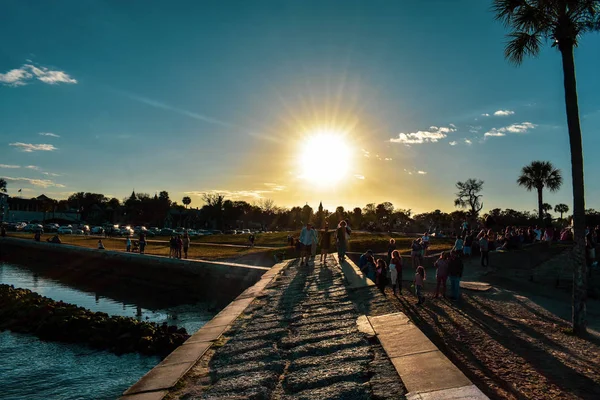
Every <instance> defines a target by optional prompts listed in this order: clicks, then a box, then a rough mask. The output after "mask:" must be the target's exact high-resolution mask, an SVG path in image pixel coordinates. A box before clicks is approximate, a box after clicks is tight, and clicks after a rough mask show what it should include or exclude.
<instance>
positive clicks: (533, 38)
mask: <svg viewBox="0 0 600 400" xmlns="http://www.w3.org/2000/svg"><path fill="white" fill-rule="evenodd" d="M508 37H509V38H510V40H509V41H508V43H507V44H506V48H505V49H504V57H505V58H506V59H507V60H508V61H509V62H511V63H513V64H516V65H519V64H521V63H522V62H523V58H525V56H534V57H535V56H537V55H538V54H539V52H540V47H541V44H542V38H541V34H540V33H539V32H537V31H536V32H533V33H528V32H522V31H521V32H512V33H509V34H508Z"/></svg>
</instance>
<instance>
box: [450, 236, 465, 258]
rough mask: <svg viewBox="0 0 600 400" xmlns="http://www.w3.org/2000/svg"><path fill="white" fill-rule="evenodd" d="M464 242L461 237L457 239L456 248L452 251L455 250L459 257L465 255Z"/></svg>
mask: <svg viewBox="0 0 600 400" xmlns="http://www.w3.org/2000/svg"><path fill="white" fill-rule="evenodd" d="M464 243H465V242H464V241H463V239H462V238H461V237H460V236H459V237H457V238H456V242H454V248H453V249H452V250H454V251H455V252H456V253H457V254H458V255H459V256H462V255H463V246H464Z"/></svg>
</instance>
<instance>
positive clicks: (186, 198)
mask: <svg viewBox="0 0 600 400" xmlns="http://www.w3.org/2000/svg"><path fill="white" fill-rule="evenodd" d="M181 202H182V203H183V204H184V205H185V208H187V206H189V205H190V204H192V199H190V197H189V196H185V197H184V198H183V199H181Z"/></svg>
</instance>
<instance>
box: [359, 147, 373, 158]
mask: <svg viewBox="0 0 600 400" xmlns="http://www.w3.org/2000/svg"><path fill="white" fill-rule="evenodd" d="M361 150H362V152H363V156H365V157H367V158H369V157H371V153H369V152H368V151H367V150H365V149H361Z"/></svg>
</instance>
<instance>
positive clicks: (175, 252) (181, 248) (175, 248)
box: [169, 232, 191, 259]
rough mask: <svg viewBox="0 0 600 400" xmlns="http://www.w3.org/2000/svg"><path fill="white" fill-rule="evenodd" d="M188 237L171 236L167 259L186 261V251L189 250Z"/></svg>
mask: <svg viewBox="0 0 600 400" xmlns="http://www.w3.org/2000/svg"><path fill="white" fill-rule="evenodd" d="M190 243H191V240H190V236H189V235H188V234H187V232H186V233H184V234H183V236H181V235H176V236H171V239H170V240H169V258H179V259H181V258H182V255H183V258H185V259H187V257H188V250H189V248H190Z"/></svg>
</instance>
